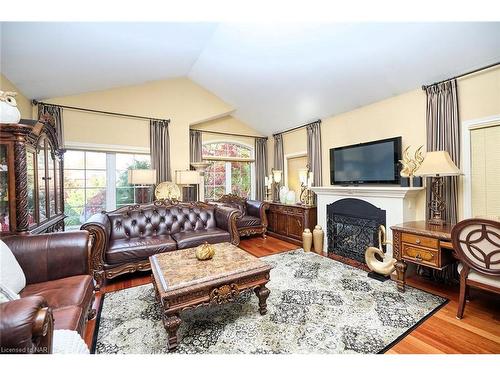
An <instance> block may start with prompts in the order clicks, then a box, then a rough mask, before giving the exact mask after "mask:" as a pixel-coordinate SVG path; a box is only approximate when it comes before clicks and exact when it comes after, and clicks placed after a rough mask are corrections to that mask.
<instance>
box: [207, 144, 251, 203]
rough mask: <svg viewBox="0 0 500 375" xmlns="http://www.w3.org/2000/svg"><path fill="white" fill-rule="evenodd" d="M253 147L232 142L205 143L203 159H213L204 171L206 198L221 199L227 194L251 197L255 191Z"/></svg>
mask: <svg viewBox="0 0 500 375" xmlns="http://www.w3.org/2000/svg"><path fill="white" fill-rule="evenodd" d="M252 157H253V150H252V149H251V148H250V147H248V146H244V145H240V144H237V143H230V142H213V143H206V144H204V145H203V159H204V160H207V161H209V162H210V163H211V165H210V166H209V167H208V168H207V169H206V171H205V198H206V199H209V200H216V199H219V198H220V197H221V196H222V195H224V194H229V193H233V194H237V195H238V196H240V197H245V198H250V197H251V194H252V180H253V178H252V175H253V158H252Z"/></svg>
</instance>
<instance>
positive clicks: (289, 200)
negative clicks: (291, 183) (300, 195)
mask: <svg viewBox="0 0 500 375" xmlns="http://www.w3.org/2000/svg"><path fill="white" fill-rule="evenodd" d="M286 204H295V191H293V190H290V191H288V193H286Z"/></svg>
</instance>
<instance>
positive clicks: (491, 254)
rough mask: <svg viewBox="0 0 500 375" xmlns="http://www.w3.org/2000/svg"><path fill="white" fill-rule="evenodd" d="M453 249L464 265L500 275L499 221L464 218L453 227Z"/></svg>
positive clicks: (492, 274)
mask: <svg viewBox="0 0 500 375" xmlns="http://www.w3.org/2000/svg"><path fill="white" fill-rule="evenodd" d="M451 238H452V241H453V249H454V250H455V252H456V253H457V255H458V256H459V257H460V260H461V262H462V263H464V265H467V266H469V268H471V269H473V270H474V271H477V272H479V273H482V274H485V275H491V276H500V222H499V221H493V220H489V219H479V218H475V219H466V220H463V221H461V222H459V223H458V224H457V225H455V226H454V227H453V230H452V232H451Z"/></svg>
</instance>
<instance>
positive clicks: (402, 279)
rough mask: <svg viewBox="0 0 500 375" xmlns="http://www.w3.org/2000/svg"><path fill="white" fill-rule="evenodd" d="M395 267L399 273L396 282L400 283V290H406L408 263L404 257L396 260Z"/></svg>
mask: <svg viewBox="0 0 500 375" xmlns="http://www.w3.org/2000/svg"><path fill="white" fill-rule="evenodd" d="M394 267H396V274H397V280H396V282H397V285H398V290H399V291H400V292H404V291H405V283H406V269H407V268H408V265H407V264H406V263H405V262H404V261H403V260H402V259H400V260H398V261H397V262H396V264H395V265H394Z"/></svg>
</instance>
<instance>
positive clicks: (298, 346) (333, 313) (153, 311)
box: [93, 250, 447, 354]
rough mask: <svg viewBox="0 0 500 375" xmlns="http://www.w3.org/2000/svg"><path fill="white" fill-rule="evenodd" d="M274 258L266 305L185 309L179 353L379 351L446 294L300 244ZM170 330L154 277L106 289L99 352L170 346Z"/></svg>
mask: <svg viewBox="0 0 500 375" xmlns="http://www.w3.org/2000/svg"><path fill="white" fill-rule="evenodd" d="M262 259H264V260H265V261H267V262H269V263H271V264H272V265H273V266H274V269H273V270H272V271H271V281H270V282H269V283H268V284H267V286H268V288H269V289H270V290H271V295H270V296H269V298H268V300H267V304H268V313H267V315H265V316H261V315H260V314H259V312H258V299H257V297H256V296H255V294H254V293H250V292H249V293H242V294H241V295H240V297H239V298H238V300H237V302H234V303H231V304H226V305H222V306H212V307H206V308H200V309H197V310H189V311H186V312H184V313H183V314H181V317H182V319H183V323H182V324H181V327H180V328H179V335H180V344H179V346H178V349H177V353H218V354H225V353H254V354H262V353H380V352H383V351H385V350H387V349H388V348H389V347H390V346H391V345H392V344H394V343H395V342H397V341H398V340H399V339H401V338H402V337H404V336H405V335H407V334H408V333H409V332H410V331H411V330H412V329H413V328H415V327H416V326H417V325H418V324H419V323H420V322H422V321H423V320H424V319H425V318H426V317H428V316H430V315H431V314H432V313H433V312H434V311H436V310H437V309H438V308H440V307H441V306H443V305H444V304H445V303H446V302H447V300H446V299H444V298H441V297H438V296H435V295H432V294H429V293H426V292H424V291H421V290H418V289H414V288H411V287H407V289H406V292H405V293H398V292H397V290H396V285H395V283H394V282H393V281H386V282H379V281H376V280H373V279H370V278H368V277H367V275H366V272H364V271H361V270H359V269H357V268H353V267H350V266H347V265H345V264H343V263H339V262H336V261H333V260H331V259H328V258H326V257H322V256H319V255H317V254H314V253H305V252H304V251H303V250H296V251H292V252H288V253H281V254H276V255H271V256H268V257H265V258H262ZM166 339H167V335H166V332H165V329H164V328H163V325H162V321H161V315H160V308H159V306H158V304H157V303H156V302H155V298H154V291H153V286H152V285H151V284H148V285H143V286H139V287H135V288H130V289H125V290H121V291H117V292H112V293H107V294H106V295H105V296H104V300H103V304H102V310H101V312H100V318H99V321H98V322H97V327H96V337H95V338H94V341H95V343H94V348H93V350H94V351H95V353H166V352H167V350H166Z"/></svg>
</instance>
